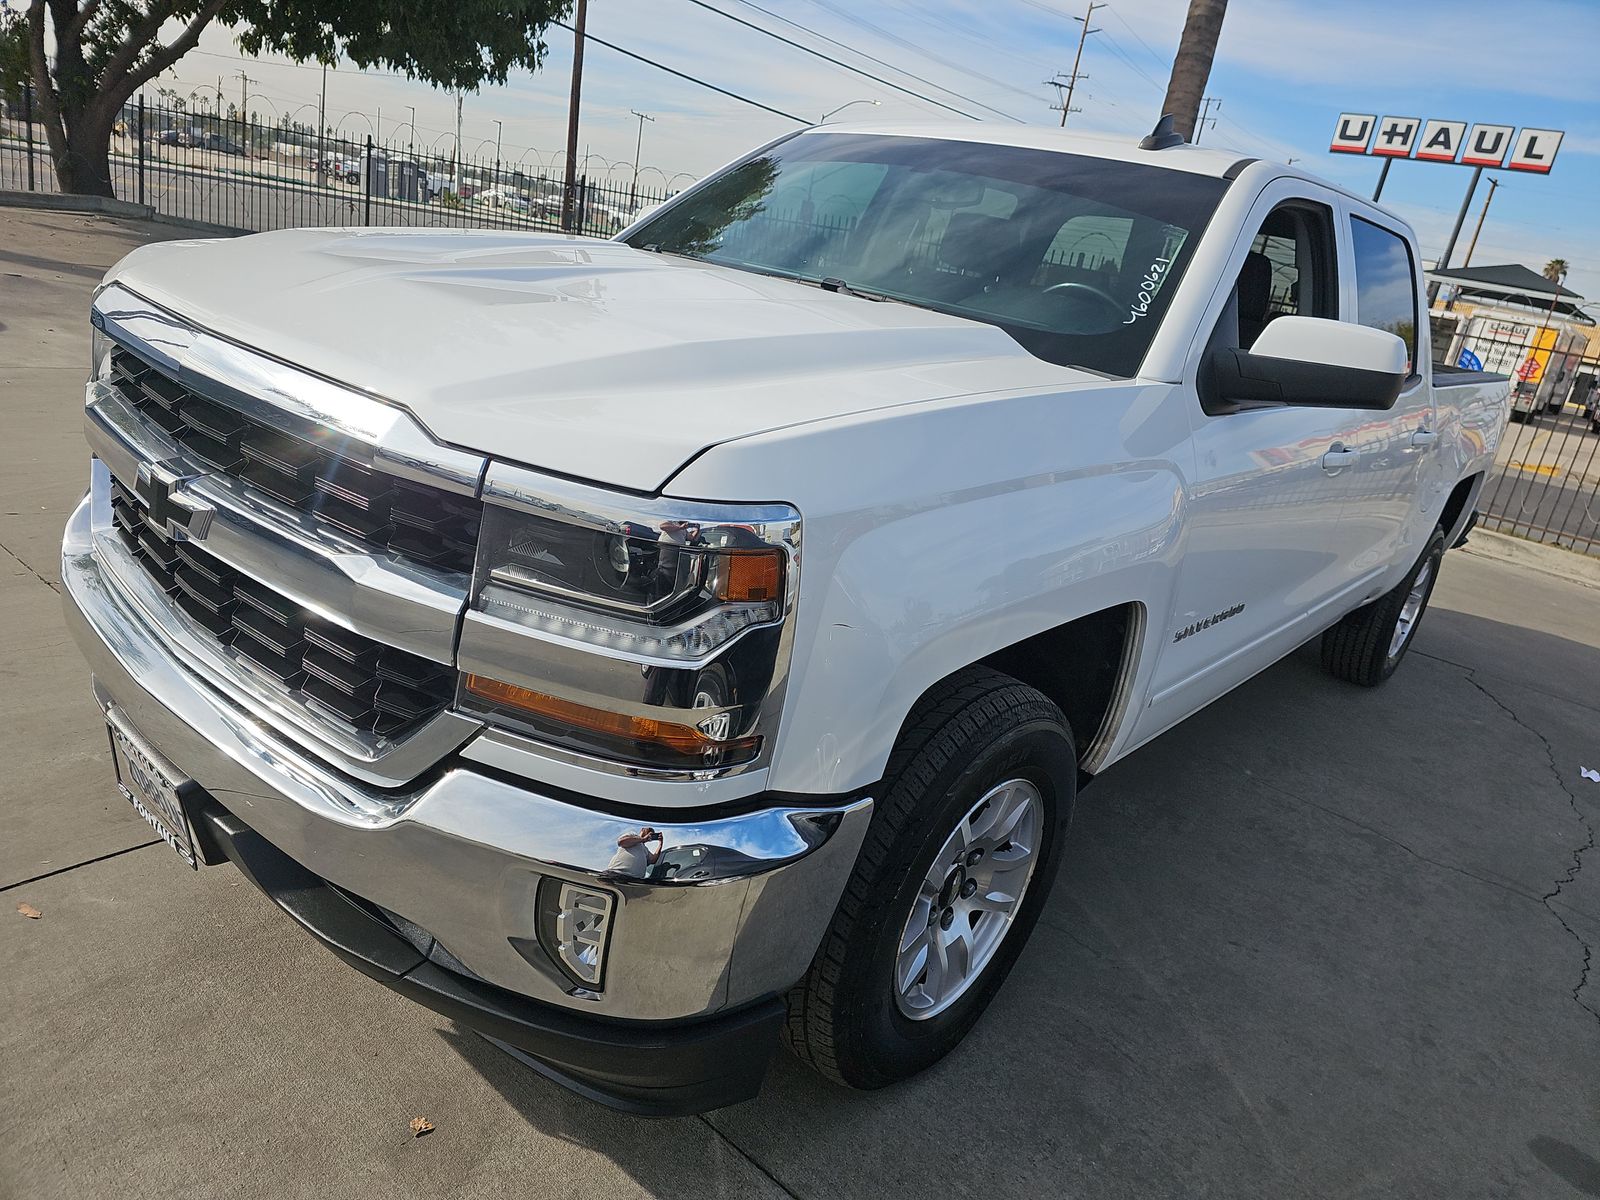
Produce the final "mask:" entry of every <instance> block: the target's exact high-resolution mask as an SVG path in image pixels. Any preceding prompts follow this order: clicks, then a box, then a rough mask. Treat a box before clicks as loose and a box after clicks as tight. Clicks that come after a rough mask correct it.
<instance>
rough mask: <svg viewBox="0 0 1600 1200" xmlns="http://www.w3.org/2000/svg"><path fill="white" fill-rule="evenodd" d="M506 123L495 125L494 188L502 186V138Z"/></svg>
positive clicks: (500, 122)
mask: <svg viewBox="0 0 1600 1200" xmlns="http://www.w3.org/2000/svg"><path fill="white" fill-rule="evenodd" d="M505 131H506V127H505V122H503V121H496V122H495V123H494V186H495V187H499V186H500V136H501V135H502V134H503V133H505Z"/></svg>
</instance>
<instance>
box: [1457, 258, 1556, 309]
mask: <svg viewBox="0 0 1600 1200" xmlns="http://www.w3.org/2000/svg"><path fill="white" fill-rule="evenodd" d="M1428 277H1429V278H1430V279H1447V280H1450V281H1452V282H1454V283H1462V284H1466V285H1467V286H1468V287H1470V288H1472V289H1473V290H1474V291H1487V292H1497V293H1501V294H1506V295H1511V294H1516V295H1523V296H1547V297H1552V298H1553V297H1556V296H1561V297H1565V298H1570V299H1572V300H1582V299H1583V297H1582V296H1580V295H1579V294H1578V293H1577V292H1575V291H1573V290H1572V289H1570V288H1564V287H1562V286H1560V285H1559V284H1557V283H1554V282H1552V281H1551V280H1548V279H1546V278H1545V277H1544V276H1543V275H1541V274H1539V272H1537V271H1534V270H1530V269H1529V268H1527V267H1525V266H1523V265H1522V264H1521V263H1501V264H1500V265H1499V266H1496V267H1450V268H1447V269H1445V270H1442V271H1441V270H1432V271H1429V272H1428Z"/></svg>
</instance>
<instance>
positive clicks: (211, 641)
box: [62, 125, 1507, 1114]
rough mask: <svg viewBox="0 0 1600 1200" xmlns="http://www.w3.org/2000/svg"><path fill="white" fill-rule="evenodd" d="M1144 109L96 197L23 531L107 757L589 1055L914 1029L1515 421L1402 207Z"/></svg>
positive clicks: (929, 1024)
mask: <svg viewBox="0 0 1600 1200" xmlns="http://www.w3.org/2000/svg"><path fill="white" fill-rule="evenodd" d="M1178 143H1180V139H1178V138H1176V137H1174V136H1171V135H1169V134H1167V133H1166V132H1165V130H1164V129H1163V128H1158V130H1157V132H1156V133H1155V134H1152V135H1151V136H1150V137H1148V138H1146V139H1145V140H1144V142H1143V143H1141V144H1139V145H1132V144H1123V143H1121V142H1114V141H1106V140H1095V139H1087V138H1080V137H1071V136H1067V135H1064V134H1060V133H1058V132H1056V131H1054V130H1038V129H1031V128H1019V129H1010V128H1007V129H996V128H992V127H977V126H973V125H961V126H959V127H905V128H899V127H889V126H885V127H866V126H852V127H843V126H830V127H828V128H827V129H813V130H808V131H805V132H801V133H798V134H795V135H793V136H791V137H787V138H784V139H782V140H780V141H777V142H774V143H772V144H770V145H768V146H765V147H763V148H761V149H760V150H758V151H756V152H754V153H752V154H750V155H748V156H746V157H744V158H743V159H740V160H739V161H737V162H735V163H733V164H732V165H731V166H729V167H727V168H726V169H724V170H722V171H719V172H717V173H715V174H713V175H711V176H710V177H708V178H707V179H705V180H704V181H703V182H701V183H699V184H697V185H696V186H695V187H693V188H692V189H690V190H688V191H686V192H685V193H684V194H683V195H681V196H679V197H677V198H676V199H674V200H673V201H671V202H670V203H668V204H667V205H666V206H664V207H663V208H661V209H660V210H658V211H656V212H653V213H651V214H649V215H648V216H646V217H645V218H643V219H641V220H640V221H638V222H636V223H635V224H634V225H632V226H631V227H630V228H628V229H625V230H623V231H622V232H621V233H620V234H619V235H618V236H617V237H616V238H615V239H614V240H611V241H597V240H587V239H581V238H574V237H562V236H553V235H543V234H507V233H500V232H487V231H483V232H478V231H466V230H424V229H414V230H394V229H381V230H380V229H343V230H339V229H321V230H314V229H302V230H286V231H283V232H278V233H267V234H262V235H259V236H254V237H245V238H239V239H237V240H219V241H205V242H171V243H166V244H163V245H153V246H149V247H146V248H144V249H140V250H137V251H135V252H134V253H133V254H131V255H129V256H128V257H127V258H126V259H124V260H123V262H122V263H121V264H120V265H119V266H117V267H116V268H115V269H113V270H112V271H111V272H110V273H109V275H108V276H107V277H106V280H105V283H104V284H103V286H102V287H101V288H100V290H99V291H98V292H97V294H96V298H95V301H94V306H93V313H92V320H93V325H94V336H93V342H94V352H93V366H92V377H91V379H90V381H89V384H88V394H87V406H86V429H87V434H88V440H89V443H90V446H91V448H92V451H93V463H92V471H91V488H90V491H89V494H88V495H87V496H86V498H85V499H84V501H83V503H82V505H81V506H80V507H79V508H78V510H77V511H76V512H75V513H74V514H73V516H72V518H71V522H70V524H69V526H68V528H67V531H66V536H65V543H64V546H63V550H62V577H63V579H64V581H65V584H66V593H67V607H68V611H69V614H70V617H71V620H72V623H73V625H74V628H75V631H76V634H77V636H78V639H79V641H80V642H81V644H82V646H83V649H84V652H85V654H86V655H87V657H88V659H89V661H90V663H91V665H92V669H93V676H94V691H95V695H96V696H97V697H98V699H99V702H100V705H101V707H102V709H103V711H104V714H105V718H106V721H107V724H108V728H109V730H110V742H111V747H112V757H113V759H114V762H115V769H116V776H117V782H118V786H119V788H120V789H121V791H122V793H123V794H124V795H125V796H126V797H127V799H128V800H129V801H131V802H132V804H133V805H134V806H135V807H136V808H137V809H138V810H139V812H140V813H141V814H142V815H143V816H144V817H145V818H146V819H147V820H148V821H150V823H151V824H152V825H153V826H154V827H155V828H156V829H157V830H158V831H159V832H160V833H161V834H162V835H163V836H164V837H165V838H167V840H168V841H169V842H170V843H171V844H172V846H173V847H174V848H175V849H176V850H177V851H178V853H179V854H180V855H181V856H182V857H183V858H184V859H185V860H186V861H187V862H189V863H191V864H194V865H196V866H197V867H198V865H201V864H207V863H218V862H222V861H224V860H232V861H233V862H235V863H236V864H238V866H239V867H240V868H242V869H243V870H244V872H245V873H246V874H247V875H248V876H249V877H250V878H251V879H252V880H253V881H254V882H255V883H257V884H258V885H259V886H260V887H261V888H262V889H263V891H265V892H266V893H267V895H268V896H270V897H271V899H272V900H274V901H275V902H276V903H277V904H278V905H279V906H281V907H282V908H283V909H285V910H287V911H288V912H289V913H290V914H291V915H292V916H293V917H294V918H295V919H296V920H298V921H299V922H300V923H301V924H302V925H303V926H304V927H305V928H306V929H307V930H308V931H309V932H310V933H311V934H312V935H314V936H315V937H317V938H319V939H321V940H322V941H323V942H324V943H326V944H327V945H328V946H329V947H330V948H331V949H332V950H333V951H334V952H335V953H337V954H339V955H340V956H342V957H343V958H344V959H346V960H347V961H349V962H350V963H351V964H353V965H354V966H356V967H357V968H359V969H360V970H362V971H365V972H366V973H368V974H369V975H371V976H373V977H374V978H376V979H378V980H380V981H382V982H383V983H384V984H386V985H388V986H389V987H392V988H395V989H397V990H399V991H400V992H402V993H405V994H407V995H409V996H411V997H413V998H415V999H416V1000H418V1001H419V1002H421V1003H422V1004H424V1005H427V1006H429V1007H430V1008H433V1009H435V1010H437V1011H439V1012H442V1013H445V1014H448V1015H449V1016H451V1017H453V1018H455V1019H456V1020H457V1021H459V1022H460V1023H461V1024H462V1025H463V1026H466V1027H468V1028H471V1029H475V1030H477V1031H479V1032H482V1033H483V1034H485V1035H486V1036H488V1037H490V1038H492V1039H493V1040H495V1041H496V1042H497V1043H499V1044H500V1045H502V1046H503V1047H505V1048H506V1049H507V1050H508V1051H509V1052H511V1053H513V1054H515V1055H516V1056H518V1057H519V1058H521V1059H522V1060H523V1061H525V1062H527V1063H528V1064H529V1065H531V1066H533V1067H534V1068H535V1069H537V1070H539V1071H541V1072H544V1073H546V1074H548V1075H550V1076H552V1077H553V1078H555V1079H557V1080H559V1081H561V1082H562V1083H564V1084H566V1085H567V1086H570V1087H573V1088H575V1089H577V1090H579V1091H581V1092H583V1093H584V1094H586V1095H589V1096H591V1097H593V1098H596V1099H599V1100H602V1101H604V1102H607V1103H610V1104H612V1105H616V1106H620V1107H623V1108H627V1109H630V1110H632V1111H636V1112H641V1113H651V1114H665V1113H681V1112H689V1111H695V1110H701V1109H706V1108H710V1107H714V1106H716V1105H720V1104H726V1103H730V1102H732V1101H735V1100H739V1099H742V1098H745V1097H748V1096H750V1095H752V1094H754V1092H755V1091H756V1090H757V1089H758V1087H759V1086H760V1081H761V1079H762V1076H763V1074H764V1072H765V1069H766V1067H767V1064H768V1060H769V1057H770V1055H771V1053H772V1051H773V1049H774V1047H775V1046H776V1045H777V1044H778V1042H779V1041H780V1039H783V1040H787V1041H788V1043H789V1044H790V1045H791V1047H792V1048H793V1049H794V1050H795V1051H796V1052H797V1053H798V1054H799V1055H800V1056H801V1058H803V1059H804V1060H805V1061H806V1062H808V1063H810V1064H812V1065H813V1066H815V1067H816V1068H817V1069H818V1070H820V1071H821V1072H823V1073H824V1074H825V1075H827V1076H830V1077H831V1078H833V1079H835V1080H838V1081H841V1082H843V1083H845V1084H849V1085H852V1086H856V1087H864V1088H871V1087H878V1086H881V1085H884V1084H887V1083H890V1082H893V1081H895V1080H898V1079H902V1078H904V1077H906V1076H908V1075H910V1074H912V1073H913V1072H916V1071H918V1070H920V1069H922V1068H924V1067H926V1066H928V1065H929V1064H930V1063H932V1062H934V1061H935V1060H937V1059H938V1058H939V1057H940V1056H942V1055H943V1054H945V1053H946V1052H947V1051H949V1050H950V1049H951V1048H952V1047H953V1046H955V1045H956V1043H957V1042H959V1041H960V1040H961V1038H962V1036H963V1035H964V1034H965V1033H966V1032H967V1030H968V1029H969V1028H971V1026H972V1025H973V1023H974V1022H975V1021H976V1020H977V1019H978V1017H979V1015H980V1014H981V1012H982V1010H983V1009H984V1007H985V1006H986V1005H987V1004H988V1002H989V1000H990V999H991V997H993V995H994V994H995V991H996V989H997V988H999V986H1000V984H1001V982H1002V980H1003V978H1004V977H1005V975H1006V973H1007V971H1008V970H1009V969H1010V967H1011V965H1012V963H1013V962H1014V961H1015V959H1016V958H1017V956H1018V954H1019V953H1020V952H1021V950H1022V947H1023V943H1024V942H1025V940H1026V938H1027V937H1028V934H1029V931H1030V929H1031V928H1032V926H1033V925H1034V923H1035V921H1036V920H1037V918H1038V916H1039V912H1040V909H1041V908H1042V906H1043V905H1044V903H1045V900H1046V896H1047V893H1048V891H1049V889H1050V884H1051V878H1052V876H1053V875H1054V874H1055V873H1056V868H1057V866H1058V865H1059V863H1060V862H1061V859H1062V852H1063V846H1064V845H1065V841H1066V838H1067V836H1068V833H1067V830H1068V822H1069V818H1070V816H1071V812H1072V805H1073V802H1074V799H1075V797H1076V795H1077V792H1078V790H1079V789H1080V788H1081V787H1082V786H1083V785H1084V784H1085V783H1086V782H1088V781H1089V780H1090V779H1091V778H1093V777H1094V776H1095V775H1096V774H1098V773H1099V772H1101V771H1103V770H1105V769H1106V768H1107V767H1108V766H1110V765H1111V764H1112V763H1114V762H1116V761H1117V760H1118V759H1119V758H1121V757H1123V756H1124V755H1126V754H1128V753H1129V752H1131V751H1132V750H1134V749H1135V748H1137V747H1138V746H1140V745H1142V744H1143V743H1145V742H1148V741H1149V740H1150V739H1151V738H1154V737H1155V736H1157V735H1158V734H1160V733H1161V732H1162V731H1163V730H1165V729H1167V728H1169V727H1170V726H1172V725H1173V724H1174V723H1176V722H1178V721H1181V720H1182V719H1183V718H1184V717H1186V716H1187V715H1189V714H1190V713H1193V712H1194V711H1196V710H1197V709H1199V708H1201V707H1202V706H1204V705H1206V704H1208V703H1210V702H1211V701H1213V700H1215V699H1216V698H1217V697H1219V696H1221V695H1223V694H1224V693H1225V692H1227V691H1228V690H1229V689H1230V688H1232V687H1234V686H1235V685H1237V684H1239V683H1240V682H1242V681H1243V680H1245V679H1247V678H1249V677H1250V676H1252V675H1254V674H1256V673H1257V672H1259V671H1261V670H1262V669H1263V668H1265V667H1267V666H1269V665H1270V664H1272V663H1273V662H1275V661H1276V660H1277V659H1279V658H1280V657H1282V656H1283V655H1285V654H1287V653H1289V652H1290V651H1292V650H1293V649H1295V648H1296V647H1297V646H1299V645H1301V644H1302V643H1304V642H1306V641H1307V640H1308V639H1310V638H1313V637H1316V636H1318V635H1320V636H1321V637H1322V654H1323V661H1324V663H1325V664H1326V666H1327V667H1328V669H1329V671H1330V672H1331V673H1332V674H1333V675H1335V676H1337V677H1339V678H1341V679H1344V680H1349V681H1351V682H1354V683H1357V684H1364V685H1373V684H1377V683H1379V682H1381V681H1382V680H1383V679H1385V678H1386V677H1387V676H1388V675H1389V674H1390V673H1391V672H1392V671H1393V670H1394V669H1395V666H1396V664H1397V663H1398V662H1399V661H1400V660H1401V659H1402V658H1403V657H1404V655H1405V653H1406V650H1407V647H1408V645H1409V644H1410V640H1411V638H1412V636H1413V635H1414V634H1415V631H1416V628H1417V623H1418V621H1419V620H1420V619H1421V617H1422V614H1423V610H1424V608H1425V607H1426V605H1427V602H1428V597H1429V593H1430V590H1431V588H1432V586H1433V583H1434V580H1435V578H1436V577H1437V573H1438V570H1439V565H1440V560H1441V556H1442V555H1443V553H1444V550H1445V548H1446V547H1447V546H1450V545H1452V544H1455V543H1456V542H1457V541H1458V539H1459V538H1461V537H1462V536H1463V535H1464V531H1465V529H1466V528H1467V526H1468V524H1469V521H1470V519H1471V517H1472V515H1473V513H1474V502H1475V499H1476V497H1477V495H1478V492H1479V489H1480V487H1481V485H1482V481H1483V478H1484V472H1485V471H1486V470H1487V469H1488V467H1489V465H1490V463H1491V462H1492V461H1493V458H1494V453H1495V448H1496V446H1497V445H1498V444H1499V441H1500V439H1501V436H1502V434H1503V431H1504V428H1505V423H1506V416H1507V384H1506V381H1505V380H1504V379H1503V378H1500V377H1495V376H1481V375H1467V374H1463V373H1460V372H1455V373H1451V374H1449V375H1448V376H1445V375H1437V376H1436V375H1435V373H1434V372H1433V370H1432V368H1431V367H1430V364H1429V363H1428V361H1427V360H1426V359H1423V358H1418V357H1417V347H1419V346H1423V347H1425V346H1427V345H1429V338H1428V330H1427V325H1426V321H1427V319H1428V318H1427V310H1426V307H1425V306H1424V305H1423V304H1422V303H1421V301H1420V299H1419V297H1420V295H1421V286H1420V285H1421V276H1420V272H1419V262H1418V255H1417V248H1416V242H1415V239H1414V238H1413V236H1412V234H1411V231H1410V230H1409V229H1408V228H1407V226H1406V225H1405V223H1404V222H1402V221H1400V220H1398V219H1397V218H1396V217H1394V216H1393V215H1392V214H1390V213H1388V212H1386V211H1385V210H1383V209H1382V208H1378V207H1376V206H1374V205H1372V204H1370V203H1368V202H1367V201H1365V200H1362V199H1360V198H1358V197H1356V196H1353V195H1351V194H1349V193H1348V192H1346V191H1343V190H1342V189H1340V188H1338V187H1336V186H1334V185H1332V184H1329V183H1325V182H1322V181H1320V180H1317V179H1315V178H1312V177H1311V176H1309V175H1307V174H1306V173H1305V172H1303V171H1299V170H1295V169H1293V168H1291V167H1285V166H1282V165H1280V164H1276V163H1271V162H1260V161H1255V160H1251V159H1241V158H1239V157H1238V156H1237V155H1230V154H1225V153H1222V152H1220V151H1217V150H1201V149H1197V148H1193V147H1190V146H1187V145H1183V144H1178ZM173 986H174V987H182V986H183V983H182V981H181V980H174V981H173ZM263 1002H264V1003H265V1002H269V1001H265V1000H264V1001H263Z"/></svg>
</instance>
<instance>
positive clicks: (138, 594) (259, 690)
mask: <svg viewBox="0 0 1600 1200" xmlns="http://www.w3.org/2000/svg"><path fill="white" fill-rule="evenodd" d="M91 479H92V487H91V496H90V498H89V500H88V501H86V505H85V507H86V508H87V507H89V506H90V505H97V503H98V501H97V497H101V496H103V495H104V494H105V492H106V490H107V489H108V488H109V486H110V479H109V475H108V472H107V470H106V466H105V464H104V463H102V462H100V461H99V460H95V462H94V466H93V469H92V473H91ZM105 507H106V508H107V509H108V510H109V504H107V505H105ZM85 526H86V528H89V525H88V519H87V517H86V518H85ZM89 537H90V540H91V544H92V547H93V551H94V555H95V558H96V560H97V561H98V563H99V564H100V567H101V572H102V576H103V577H109V578H110V579H112V580H115V583H116V587H117V589H118V590H119V591H120V592H121V594H122V595H123V596H124V597H125V598H126V600H127V602H128V603H129V604H131V605H132V606H133V607H134V608H136V609H137V611H138V612H139V614H140V616H141V617H142V618H143V620H144V622H145V624H146V625H148V626H149V627H150V628H152V629H154V630H156V631H157V632H158V633H159V635H160V638H161V642H162V644H163V645H164V646H165V648H166V649H167V651H168V652H170V653H171V654H172V655H173V657H175V658H176V659H178V660H179V661H180V662H182V663H183V664H184V665H185V667H187V669H188V670H190V671H192V672H193V673H194V674H195V675H196V676H198V677H199V678H200V679H202V680H204V681H205V682H207V683H208V684H209V685H210V686H212V687H214V688H216V689H217V690H218V691H221V692H223V693H225V694H226V695H227V696H229V697H230V699H231V700H232V701H233V702H234V703H235V704H237V705H239V706H240V707H241V708H243V709H245V710H247V711H248V712H250V713H251V714H252V715H253V716H254V717H256V719H258V720H260V721H264V722H266V723H267V724H268V725H271V726H272V727H274V728H276V729H278V730H279V731H280V732H283V733H285V734H286V735H287V736H289V737H291V738H292V739H294V740H296V741H302V742H305V743H308V744H309V745H308V748H310V749H312V750H314V752H316V753H319V754H323V755H325V756H327V758H328V759H329V761H330V762H331V764H332V765H333V766H334V767H336V768H338V769H340V770H343V771H345V772H347V773H349V774H351V775H354V776H355V777H356V778H358V779H363V780H366V781H367V782H368V783H372V784H376V785H377V786H379V787H385V788H395V787H402V786H404V785H405V784H407V783H409V782H410V781H411V780H412V779H414V778H416V777H417V776H418V775H420V774H421V773H422V772H424V771H426V770H427V769H428V768H429V767H431V766H433V765H434V764H435V763H437V762H438V761H439V760H440V759H441V758H443V757H444V756H445V755H447V754H449V753H451V752H452V751H454V750H455V749H456V748H457V747H459V746H460V745H461V744H462V743H463V742H465V741H466V740H467V739H468V738H469V737H471V736H472V735H473V734H474V733H476V732H477V731H478V730H479V729H481V728H482V727H483V723H482V722H481V721H478V720H475V719H473V718H471V717H468V716H466V715H464V714H461V713H457V712H454V711H452V710H449V709H447V710H445V711H444V712H441V713H440V714H439V715H438V716H436V717H434V718H433V719H432V720H430V721H428V722H427V724H425V725H423V726H422V727H420V728H419V729H416V730H414V731H412V732H411V733H410V734H408V735H407V736H406V737H404V738H401V739H398V740H396V739H391V738H384V737H378V736H376V735H373V734H363V733H356V732H353V731H352V730H351V729H350V728H349V727H348V726H345V725H342V724H340V723H338V722H335V721H333V720H331V719H329V718H326V717H322V716H321V715H319V714H318V713H317V712H315V711H314V710H312V709H311V708H308V707H307V706H306V705H304V704H301V703H300V702H299V701H298V700H296V699H294V698H293V697H292V696H291V695H289V693H288V692H287V691H285V690H284V689H283V688H282V686H281V685H279V684H278V683H277V682H276V681H275V680H272V679H269V678H267V677H266V676H264V675H262V674H261V673H260V672H259V671H257V670H255V669H254V668H253V667H251V666H249V665H248V664H246V663H245V662H244V661H243V660H242V659H240V658H239V657H238V656H236V655H234V654H233V653H232V652H231V651H230V650H229V649H228V648H227V647H225V646H223V645H222V644H220V643H219V642H218V641H217V640H216V639H215V638H214V637H213V636H212V635H211V634H210V633H209V632H207V631H206V630H204V629H201V628H200V627H199V626H198V625H196V624H195V623H194V622H193V621H192V620H190V618H189V617H188V615H187V614H186V613H184V612H183V611H182V610H181V609H180V608H178V607H177V606H176V605H175V604H173V603H172V602H171V601H170V600H169V599H168V597H167V594H166V593H165V592H164V591H162V590H161V589H160V588H159V587H157V586H156V583H155V581H154V580H152V579H151V578H150V575H149V573H148V572H147V571H146V570H145V569H144V568H143V567H142V566H140V565H139V563H138V562H137V561H136V560H135V559H134V558H133V556H132V555H131V554H129V553H128V551H127V548H126V547H125V546H123V544H122V541H121V539H120V538H119V537H118V536H117V535H116V534H115V533H114V532H112V531H111V529H110V528H109V526H102V527H99V528H92V529H91V530H90V532H89Z"/></svg>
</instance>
